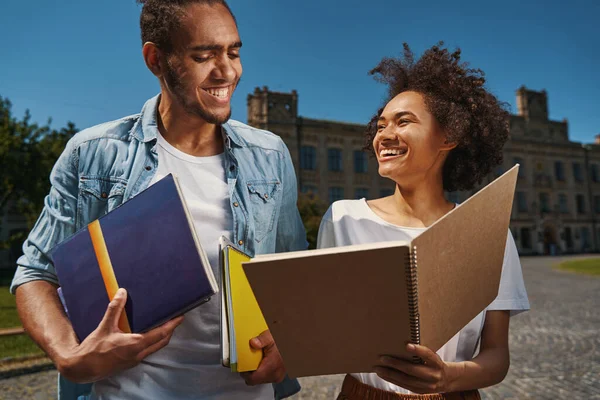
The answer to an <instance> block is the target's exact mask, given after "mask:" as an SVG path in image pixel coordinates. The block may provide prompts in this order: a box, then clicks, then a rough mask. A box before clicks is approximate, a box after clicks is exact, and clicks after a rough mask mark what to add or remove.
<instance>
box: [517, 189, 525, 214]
mask: <svg viewBox="0 0 600 400" xmlns="http://www.w3.org/2000/svg"><path fill="white" fill-rule="evenodd" d="M517 211H518V212H527V193H525V192H517Z"/></svg>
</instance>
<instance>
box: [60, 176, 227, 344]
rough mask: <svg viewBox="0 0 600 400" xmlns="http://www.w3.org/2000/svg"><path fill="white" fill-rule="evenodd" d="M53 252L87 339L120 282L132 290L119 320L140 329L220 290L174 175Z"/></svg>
mask: <svg viewBox="0 0 600 400" xmlns="http://www.w3.org/2000/svg"><path fill="white" fill-rule="evenodd" d="M52 258H53V261H54V267H55V268H56V273H57V275H58V280H59V282H60V286H61V287H60V291H61V296H62V299H63V300H64V305H65V308H66V309H67V314H68V317H69V319H70V321H71V324H72V325H73V329H74V330H75V333H76V334H77V337H78V338H79V340H81V341H82V340H84V339H85V338H86V337H87V336H88V335H89V334H90V333H91V332H92V331H94V330H95V329H96V327H97V326H98V324H99V323H100V321H101V320H102V318H103V316H104V313H105V312H106V307H107V306H108V303H109V301H110V299H112V298H113V297H114V294H115V293H116V291H117V289H118V288H119V287H123V288H125V289H127V292H128V298H127V303H126V305H125V311H126V313H123V314H122V316H121V320H120V321H119V327H120V328H121V329H122V330H123V331H125V332H128V331H130V332H135V333H138V332H144V331H147V330H149V329H151V328H153V327H155V326H158V325H160V324H161V323H164V322H166V321H167V320H169V319H171V318H174V317H175V316H177V315H180V314H183V313H184V312H186V311H188V310H190V309H192V308H194V307H195V306H197V305H199V304H201V303H203V302H205V301H207V300H208V299H209V298H210V297H211V296H212V295H214V294H215V293H216V292H217V291H218V287H217V283H216V280H215V278H214V275H213V273H212V269H211V267H210V264H209V261H208V258H207V257H206V254H205V253H204V250H203V249H202V247H201V245H200V241H199V240H198V237H197V236H196V233H195V230H194V226H193V222H192V219H191V215H190V214H189V211H188V210H187V207H186V205H185V200H184V198H183V195H182V193H181V189H180V187H179V184H178V182H177V178H176V177H174V176H173V175H167V176H166V177H164V178H163V179H161V180H160V181H158V182H156V183H155V184H154V185H152V186H150V187H149V188H147V189H146V190H144V191H143V192H141V193H139V194H138V195H137V196H135V197H133V198H132V199H131V200H129V201H127V202H125V203H123V205H121V206H119V207H117V208H115V209H114V210H112V211H111V212H109V213H108V214H106V215H104V216H102V217H101V218H99V219H98V220H96V221H94V222H92V223H90V224H89V225H88V226H86V227H85V228H83V229H81V230H80V231H78V232H77V233H75V234H74V235H73V236H71V237H70V238H69V239H67V240H65V241H64V242H62V243H60V244H59V245H58V246H57V247H56V248H55V249H54V250H53V252H52Z"/></svg>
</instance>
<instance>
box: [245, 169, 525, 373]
mask: <svg viewBox="0 0 600 400" xmlns="http://www.w3.org/2000/svg"><path fill="white" fill-rule="evenodd" d="M517 173H518V165H517V166H515V167H513V168H512V169H511V170H509V171H508V172H506V173H505V174H504V175H503V176H501V177H499V178H498V179H496V180H495V181H494V182H492V183H490V184H489V185H487V186H486V187H485V188H483V189H482V190H480V191H479V192H478V193H477V194H475V195H474V196H472V197H471V198H470V199H468V200H467V201H465V202H464V203H463V204H461V205H459V206H458V207H456V208H455V209H454V210H452V211H451V212H449V213H448V214H446V215H445V216H444V217H442V218H441V219H440V220H438V221H437V222H435V223H434V224H433V225H431V226H430V227H429V228H428V229H427V230H425V231H424V232H423V233H421V234H420V235H419V236H417V237H416V238H415V239H413V240H412V241H410V242H386V243H375V244H366V245H355V246H347V247H337V248H329V249H319V250H309V251H304V252H293V253H280V254H272V255H259V256H256V257H255V258H253V259H252V260H250V262H247V263H245V264H244V271H245V272H246V276H247V278H248V280H249V282H250V285H251V286H252V290H253V292H254V294H255V296H256V299H257V301H258V304H259V305H260V308H261V310H262V313H263V315H264V316H265V320H266V322H267V325H268V326H269V329H270V330H271V333H272V334H273V338H274V339H275V342H276V343H277V347H278V349H279V351H280V353H281V356H282V358H283V361H284V364H285V366H286V370H287V372H288V374H289V376H291V377H302V376H312V375H327V374H339V373H359V372H373V366H374V365H376V364H377V360H378V358H379V356H380V355H392V356H396V357H400V358H405V359H408V360H412V361H419V360H414V359H413V358H412V357H410V356H409V354H408V353H406V352H405V343H407V342H412V343H417V344H422V345H424V346H427V347H429V348H431V349H432V350H434V351H437V350H438V349H439V348H440V347H442V346H443V345H444V344H445V343H446V342H447V341H448V340H450V339H451V338H452V337H453V336H454V335H455V334H456V333H457V332H459V331H460V330H461V329H462V328H463V327H464V326H465V325H466V324H467V323H468V322H469V321H471V320H472V319H473V318H474V317H475V316H477V314H479V313H480V312H481V311H482V310H483V309H485V307H487V306H488V305H489V304H490V303H491V302H492V301H493V300H494V299H495V298H496V296H497V295H498V289H499V284H500V277H501V273H502V264H503V259H504V252H505V245H506V241H507V234H508V228H509V222H510V214H511V210H512V202H513V197H514V190H515V185H516V180H517Z"/></svg>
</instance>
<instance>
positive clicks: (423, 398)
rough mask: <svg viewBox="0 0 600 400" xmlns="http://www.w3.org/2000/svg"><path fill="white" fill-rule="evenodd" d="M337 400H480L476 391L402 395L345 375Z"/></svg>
mask: <svg viewBox="0 0 600 400" xmlns="http://www.w3.org/2000/svg"><path fill="white" fill-rule="evenodd" d="M337 400H481V397H480V396H479V392H478V391H477V390H469V391H466V392H453V393H436V394H402V393H396V392H389V391H387V390H382V389H377V388H374V387H372V386H369V385H365V384H364V383H362V382H360V381H358V380H357V379H356V378H354V377H353V376H351V375H346V378H344V383H343V385H342V391H341V392H340V394H339V396H338V397H337Z"/></svg>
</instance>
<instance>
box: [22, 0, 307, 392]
mask: <svg viewBox="0 0 600 400" xmlns="http://www.w3.org/2000/svg"><path fill="white" fill-rule="evenodd" d="M141 3H143V8H142V13H141V19H140V25H141V33H142V43H143V56H144V60H145V62H146V66H147V67H148V69H149V70H150V71H151V72H152V73H153V74H154V75H155V76H156V77H157V78H158V81H159V83H160V95H158V96H156V97H153V98H151V99H149V100H148V101H147V102H146V104H145V105H144V107H143V109H142V111H141V113H140V114H136V115H132V116H129V117H125V118H122V119H120V120H117V121H112V122H107V123H105V124H102V125H98V126H95V127H92V128H89V129H86V130H84V131H82V132H80V133H78V134H77V135H75V137H74V138H73V139H72V140H71V141H69V143H68V145H67V147H66V149H65V151H64V153H63V154H62V156H61V157H60V159H59V160H58V161H57V163H56V165H55V166H54V169H53V171H52V174H51V176H50V181H51V183H52V188H51V190H50V194H49V195H48V197H47V198H46V201H45V206H44V209H43V211H42V214H41V215H40V217H39V220H38V222H37V224H36V225H35V227H34V228H33V230H32V231H31V233H30V234H29V237H28V238H27V240H26V241H25V243H24V245H23V252H24V255H23V256H22V257H21V258H19V260H18V269H17V272H16V274H15V277H14V280H13V283H12V286H11V290H12V291H13V292H14V293H16V299H17V307H18V311H19V315H20V317H21V320H22V321H23V326H24V327H25V329H26V331H27V332H28V333H29V335H30V336H31V337H32V338H33V340H35V342H36V343H37V344H38V345H39V346H40V347H41V348H42V349H44V351H45V352H46V353H47V354H48V355H49V356H50V358H51V359H52V360H53V361H54V363H55V364H56V367H57V368H58V371H59V372H60V378H59V398H60V399H63V400H64V399H69V400H71V399H82V398H92V399H128V400H132V399H140V400H141V399H161V400H168V399H172V400H175V399H177V400H179V399H204V398H210V399H224V400H225V399H226V400H232V399H240V400H241V399H244V400H247V399H272V398H273V397H274V395H275V396H276V397H277V398H283V397H287V396H290V395H291V394H293V393H295V392H296V391H298V390H299V386H298V383H297V382H296V381H292V380H289V379H287V378H285V369H284V366H283V362H282V359H281V356H280V354H279V351H278V350H277V346H276V345H275V344H274V342H273V338H272V336H271V334H270V333H269V331H266V332H264V333H263V334H261V335H260V336H259V338H258V339H253V341H252V343H251V344H252V346H254V347H255V348H257V349H262V350H263V352H264V359H263V360H262V362H261V364H260V366H259V368H258V370H257V371H255V372H253V373H246V374H244V375H243V377H240V375H238V374H235V373H232V372H231V371H230V370H229V369H228V368H224V367H223V366H222V365H221V360H220V358H221V357H220V356H221V351H220V338H221V336H220V316H221V304H220V296H215V297H214V298H213V299H212V300H211V301H210V302H208V303H207V304H204V305H202V306H200V307H199V308H196V309H194V310H192V311H190V312H188V313H186V314H185V316H184V317H179V318H175V319H173V320H171V321H169V322H167V323H166V324H164V325H162V326H160V327H158V328H156V329H153V330H151V331H149V332H147V333H144V334H141V335H138V334H125V333H122V332H121V331H119V330H118V328H117V327H116V326H117V324H116V321H117V320H118V317H119V315H120V314H121V312H122V311H123V307H124V305H125V302H126V297H127V296H126V293H125V292H124V291H123V290H122V289H121V290H120V291H119V292H118V293H117V295H116V296H115V298H114V299H113V300H112V301H111V303H110V305H109V307H108V310H107V311H106V315H105V317H104V320H103V321H102V323H101V324H100V326H99V327H98V329H97V330H96V331H94V332H93V333H92V334H91V335H90V336H89V337H88V338H86V339H85V340H84V341H83V342H82V343H79V342H78V340H77V338H76V336H75V333H74V332H73V329H72V327H71V324H70V323H69V320H68V319H67V316H66V315H65V312H64V311H63V308H62V306H61V303H60V301H59V298H58V296H57V293H56V289H57V287H58V284H59V282H58V280H57V277H56V273H55V270H54V267H53V264H52V260H51V259H50V257H49V252H50V251H51V249H52V248H53V247H54V246H55V245H56V244H58V243H59V242H61V241H62V240H64V239H65V238H67V237H69V236H70V235H72V234H73V233H75V232H76V231H77V230H78V229H80V228H82V227H84V226H86V225H87V224H88V223H89V222H91V221H93V220H95V219H97V218H98V217H100V216H102V215H103V214H105V213H106V212H108V211H111V210H112V209H114V208H115V207H117V206H119V205H120V204H121V203H123V202H124V201H127V200H129V199H131V198H132V197H133V196H135V195H136V194H138V193H140V192H141V191H142V190H144V189H145V188H147V187H148V186H149V185H152V184H154V183H155V182H157V181H158V180H159V179H161V178H162V177H164V176H166V175H167V174H169V173H175V174H177V175H178V177H179V180H180V183H181V186H182V188H183V194H184V197H185V199H186V202H187V204H188V205H189V208H190V212H191V214H192V217H193V219H194V223H195V227H196V230H197V232H198V234H199V238H200V241H201V243H202V246H203V247H204V249H205V250H206V253H207V255H208V258H209V260H210V263H211V266H212V268H213V272H214V274H215V276H220V272H219V261H218V260H219V257H218V239H219V237H220V236H221V235H225V236H227V237H228V238H229V239H231V240H232V241H234V242H235V243H236V244H237V245H238V246H239V247H240V248H241V249H242V250H244V251H245V252H246V253H248V254H250V255H254V254H260V253H273V252H281V251H293V250H303V249H305V248H306V246H307V242H306V233H305V230H304V227H303V225H302V221H301V219H300V215H299V212H298V209H297V207H296V200H297V186H296V177H295V174H294V167H293V165H292V161H291V158H290V154H289V152H288V149H287V148H286V146H285V145H284V143H283V141H282V140H281V139H280V138H279V137H278V136H276V135H274V134H272V133H270V132H266V131H261V130H258V129H254V128H251V127H249V126H247V125H244V124H242V123H240V122H237V121H233V120H230V119H229V118H230V115H231V106H230V100H231V95H232V94H233V92H234V90H235V88H236V86H237V84H238V82H239V80H240V77H241V75H242V64H241V61H240V49H241V47H242V42H241V40H240V36H239V34H238V29H237V24H236V20H235V18H234V16H233V14H232V12H231V10H230V9H229V7H228V5H227V3H226V2H225V1H224V0H178V1H172V0H145V1H141ZM114 61H115V62H116V63H118V60H114ZM140 240H143V238H140ZM83 267H88V266H83ZM132 267H135V268H138V269H139V270H141V271H143V268H144V266H143V265H135V266H133V265H132ZM89 268H94V267H93V266H91V265H90V266H89ZM284 378H285V379H284ZM279 382H281V383H280V384H278V385H275V393H274V389H273V387H272V386H271V385H265V383H279ZM75 383H77V384H75ZM84 383H85V384H84ZM79 396H83V397H79Z"/></svg>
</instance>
